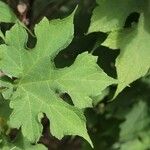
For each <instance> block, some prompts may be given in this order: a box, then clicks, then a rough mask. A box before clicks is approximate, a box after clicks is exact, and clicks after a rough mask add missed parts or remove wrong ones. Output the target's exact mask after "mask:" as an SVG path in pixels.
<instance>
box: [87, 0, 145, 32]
mask: <svg viewBox="0 0 150 150" xmlns="http://www.w3.org/2000/svg"><path fill="white" fill-rule="evenodd" d="M142 3H143V1H141V0H138V1H136V0H122V1H120V0H97V4H98V5H97V6H96V8H95V9H94V12H93V16H92V19H91V25H90V28H89V32H98V31H101V32H110V31H114V30H118V29H122V28H123V26H124V24H125V21H126V19H127V17H128V15H129V14H130V13H132V12H140V7H141V5H142Z"/></svg>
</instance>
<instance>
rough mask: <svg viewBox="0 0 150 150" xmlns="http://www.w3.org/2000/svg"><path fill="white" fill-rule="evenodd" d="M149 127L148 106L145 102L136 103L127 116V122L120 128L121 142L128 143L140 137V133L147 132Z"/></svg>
mask: <svg viewBox="0 0 150 150" xmlns="http://www.w3.org/2000/svg"><path fill="white" fill-rule="evenodd" d="M135 125H136V127H135ZM149 125H150V119H149V108H148V104H147V103H146V102H144V101H139V102H138V103H135V104H134V106H133V108H132V109H131V110H130V111H129V113H128V114H127V115H126V121H125V122H123V123H122V124H121V126H120V128H121V132H120V141H128V140H132V139H134V138H136V137H138V135H139V133H140V132H141V131H144V130H146V129H147V128H148V127H149Z"/></svg>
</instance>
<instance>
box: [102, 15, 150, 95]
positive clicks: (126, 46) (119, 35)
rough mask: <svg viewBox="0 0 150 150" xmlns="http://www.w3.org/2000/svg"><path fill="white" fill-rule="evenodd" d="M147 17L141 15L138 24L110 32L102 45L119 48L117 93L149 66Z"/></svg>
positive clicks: (142, 73)
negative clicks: (130, 27)
mask: <svg viewBox="0 0 150 150" xmlns="http://www.w3.org/2000/svg"><path fill="white" fill-rule="evenodd" d="M148 19H149V18H148V17H146V16H144V15H143V14H142V15H141V17H140V19H139V23H138V25H136V26H134V27H133V28H132V29H125V30H123V31H118V32H117V31H115V32H112V33H111V34H110V35H109V37H108V38H107V40H106V41H105V42H104V43H103V45H105V46H108V47H110V48H113V49H121V51H120V55H119V56H118V58H117V60H116V68H117V74H118V88H117V91H116V95H118V94H119V93H120V92H121V91H122V90H123V89H124V88H125V87H126V86H129V84H130V83H132V82H133V81H135V80H137V79H138V78H140V77H142V76H144V75H146V73H147V72H148V70H149V68H150V50H149V47H150V42H149V41H150V32H149V30H148V28H147V24H146V22H147V21H148Z"/></svg>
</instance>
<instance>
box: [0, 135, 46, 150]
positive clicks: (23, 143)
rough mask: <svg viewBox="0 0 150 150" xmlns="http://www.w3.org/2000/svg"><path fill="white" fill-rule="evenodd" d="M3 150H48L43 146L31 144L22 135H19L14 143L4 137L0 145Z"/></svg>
mask: <svg viewBox="0 0 150 150" xmlns="http://www.w3.org/2000/svg"><path fill="white" fill-rule="evenodd" d="M0 149H1V150H46V149H47V148H46V147H45V146H44V145H42V144H36V145H33V144H31V143H30V142H29V141H28V140H27V139H26V138H23V137H22V135H21V134H19V135H17V137H16V138H15V140H14V141H10V140H8V137H6V136H5V135H2V142H1V143H0Z"/></svg>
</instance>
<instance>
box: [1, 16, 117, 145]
mask: <svg viewBox="0 0 150 150" xmlns="http://www.w3.org/2000/svg"><path fill="white" fill-rule="evenodd" d="M73 28H74V26H73V15H71V16H69V17H67V18H65V19H63V20H59V19H58V20H53V21H50V22H49V21H48V20H47V19H46V18H44V19H43V20H42V21H41V22H40V23H39V24H38V25H37V26H36V28H35V34H36V37H37V43H36V46H35V48H34V49H32V50H26V49H25V44H26V41H27V33H26V31H25V29H24V28H23V27H22V26H20V25H19V24H16V25H15V26H14V27H13V28H12V29H11V30H10V31H8V32H7V33H6V37H5V42H6V45H5V44H3V45H1V46H0V54H1V55H0V56H1V63H0V68H1V70H2V71H3V72H4V73H5V74H7V75H10V76H14V77H17V78H18V79H17V80H15V83H14V88H15V89H16V92H14V94H13V97H12V99H11V102H10V106H11V108H13V113H12V114H11V117H10V124H11V126H12V127H15V128H19V127H21V129H22V133H23V135H24V136H25V137H27V138H28V139H29V140H30V141H32V142H35V141H37V140H38V139H39V137H40V135H41V133H42V125H41V124H40V119H41V113H45V114H46V115H47V117H48V118H49V120H50V123H51V125H50V128H51V132H52V134H53V135H54V136H56V137H57V138H59V139H61V138H62V137H63V136H64V135H79V136H82V137H83V138H84V139H86V140H87V141H88V142H89V143H90V144H91V145H92V143H91V140H90V138H89V136H88V134H87V130H86V119H85V117H84V115H83V112H82V111H81V110H80V108H85V107H89V106H92V98H91V97H94V96H97V95H99V94H100V93H101V91H103V90H104V89H105V88H106V87H107V86H109V85H110V84H113V83H116V81H115V80H114V79H112V78H110V77H108V76H107V75H106V74H105V73H104V72H103V71H102V69H100V68H99V66H98V65H97V64H96V61H97V57H94V56H92V55H91V54H88V53H83V54H81V55H79V56H78V57H77V59H76V60H75V62H74V64H73V65H72V66H70V67H66V68H63V69H57V68H56V67H55V65H54V58H55V56H56V55H57V54H58V52H59V51H60V50H61V49H63V48H65V47H66V46H67V45H68V44H69V43H70V42H71V39H72V38H73ZM10 64H11V65H10ZM65 92H66V93H68V94H69V95H70V96H71V98H72V100H73V103H74V105H75V106H71V105H69V104H67V103H66V102H64V101H63V100H62V99H61V98H60V97H59V94H61V93H65ZM77 107H78V108H77ZM27 116H28V117H27ZM24 118H26V119H24Z"/></svg>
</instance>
